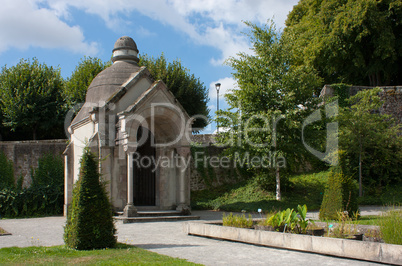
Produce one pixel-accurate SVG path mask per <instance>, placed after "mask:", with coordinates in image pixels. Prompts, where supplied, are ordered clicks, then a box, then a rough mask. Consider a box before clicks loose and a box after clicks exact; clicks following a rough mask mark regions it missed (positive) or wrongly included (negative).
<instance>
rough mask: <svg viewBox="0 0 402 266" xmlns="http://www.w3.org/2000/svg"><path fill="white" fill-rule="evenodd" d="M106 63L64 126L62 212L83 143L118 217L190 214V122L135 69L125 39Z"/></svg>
mask: <svg viewBox="0 0 402 266" xmlns="http://www.w3.org/2000/svg"><path fill="white" fill-rule="evenodd" d="M112 62H113V64H112V65H111V66H110V67H108V68H106V69H105V70H103V71H102V72H101V73H99V74H98V75H97V76H96V77H95V78H94V80H93V81H92V83H91V84H90V86H89V87H88V91H87V94H86V100H85V103H84V105H83V106H82V108H81V109H80V111H79V112H78V114H77V115H76V117H75V118H74V119H73V121H72V122H71V124H70V126H69V129H68V130H69V133H70V134H71V140H70V143H69V145H68V146H67V148H66V150H65V152H64V155H65V214H66V212H67V206H68V204H69V203H70V202H71V198H72V189H73V184H74V183H75V182H76V181H77V180H78V178H79V168H80V158H81V156H82V153H83V149H84V147H85V146H89V147H90V149H91V150H92V151H93V152H94V153H96V154H97V155H98V156H99V167H100V173H101V175H102V176H101V178H102V179H103V180H104V181H106V182H107V190H108V193H109V195H110V199H111V202H112V205H113V207H114V209H115V211H120V212H121V211H123V216H125V217H133V216H136V215H137V210H178V211H180V212H182V213H189V212H190V207H189V206H190V181H189V174H190V173H189V171H190V167H189V162H190V136H191V124H192V120H191V119H190V117H189V116H188V114H187V113H186V111H185V110H184V109H183V107H182V106H181V105H180V103H179V102H178V101H177V99H176V98H175V97H174V95H173V94H172V93H171V92H170V91H169V88H167V87H166V85H165V84H164V83H163V82H162V81H160V80H157V81H155V80H153V78H152V76H151V74H150V72H149V71H148V70H147V68H146V67H140V66H138V62H139V59H138V49H137V45H136V43H135V42H134V40H133V39H132V38H130V37H127V36H124V37H121V38H119V39H118V40H117V41H116V43H115V45H114V49H113V57H112Z"/></svg>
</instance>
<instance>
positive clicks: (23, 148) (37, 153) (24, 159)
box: [0, 139, 67, 186]
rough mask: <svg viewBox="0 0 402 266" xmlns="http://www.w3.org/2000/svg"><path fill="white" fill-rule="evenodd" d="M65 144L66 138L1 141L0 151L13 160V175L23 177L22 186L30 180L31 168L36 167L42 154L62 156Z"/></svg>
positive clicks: (27, 184) (26, 184)
mask: <svg viewBox="0 0 402 266" xmlns="http://www.w3.org/2000/svg"><path fill="white" fill-rule="evenodd" d="M66 146H67V140H65V139H60V140H39V141H1V142H0V151H3V152H4V154H5V155H6V156H7V158H8V159H9V160H12V161H13V162H14V177H15V178H16V179H18V178H19V177H20V176H23V177H24V186H29V184H30V182H31V169H32V168H37V167H38V161H39V158H41V157H42V156H43V155H44V154H48V153H51V154H54V155H57V156H60V157H62V153H63V151H64V150H65V148H66Z"/></svg>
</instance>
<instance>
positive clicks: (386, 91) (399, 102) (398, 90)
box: [320, 85, 402, 124]
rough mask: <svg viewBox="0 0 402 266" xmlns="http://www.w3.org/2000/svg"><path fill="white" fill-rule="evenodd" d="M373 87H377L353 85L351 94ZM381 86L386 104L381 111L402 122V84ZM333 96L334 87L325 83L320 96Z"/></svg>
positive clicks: (350, 90)
mask: <svg viewBox="0 0 402 266" xmlns="http://www.w3.org/2000/svg"><path fill="white" fill-rule="evenodd" d="M373 88H376V87H364V86H351V87H350V88H349V95H350V96H353V95H356V94H357V93H358V92H359V91H362V90H369V89H373ZM379 88H381V89H382V90H383V93H381V95H380V96H381V98H382V99H383V100H384V105H383V106H382V108H381V110H380V111H382V112H384V113H386V114H390V115H392V116H394V117H395V118H396V119H397V121H398V122H399V123H400V124H402V86H384V87H379ZM332 96H334V89H333V88H332V87H331V85H325V86H324V87H323V89H322V90H321V94H320V97H332Z"/></svg>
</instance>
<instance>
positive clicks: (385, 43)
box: [284, 0, 402, 86]
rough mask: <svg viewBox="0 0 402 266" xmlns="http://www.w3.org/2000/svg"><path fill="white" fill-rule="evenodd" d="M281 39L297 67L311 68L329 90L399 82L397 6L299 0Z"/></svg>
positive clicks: (400, 16) (371, 0)
mask: <svg viewBox="0 0 402 266" xmlns="http://www.w3.org/2000/svg"><path fill="white" fill-rule="evenodd" d="M284 39H287V40H288V42H289V43H290V44H291V45H292V47H293V51H294V53H295V57H296V58H297V63H298V64H301V65H310V66H313V67H314V68H315V69H317V70H318V71H319V73H320V76H321V77H323V78H324V81H325V83H327V84H331V83H338V82H344V83H349V84H356V85H370V86H379V85H398V84H401V82H402V2H401V1H400V0H341V1H340V0H300V1H299V3H298V4H297V5H295V6H294V8H293V10H292V11H291V12H290V13H289V15H288V18H287V20H286V28H285V29H284Z"/></svg>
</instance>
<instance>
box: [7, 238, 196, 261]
mask: <svg viewBox="0 0 402 266" xmlns="http://www.w3.org/2000/svg"><path fill="white" fill-rule="evenodd" d="M0 261H1V263H2V264H3V263H6V264H18V265H24V264H26V265H31V264H76V263H79V264H97V265H128V264H140V265H143V264H158V265H165V264H166V265H167V264H173V265H198V264H194V263H192V262H188V261H186V260H184V259H177V258H172V257H169V256H165V255H160V254H157V253H154V252H150V251H147V250H143V249H141V248H137V247H134V246H130V245H126V244H121V243H119V244H118V245H117V247H116V248H112V249H103V250H87V251H79V250H74V249H69V248H66V247H65V246H53V247H26V248H18V247H11V248H2V249H0Z"/></svg>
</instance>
